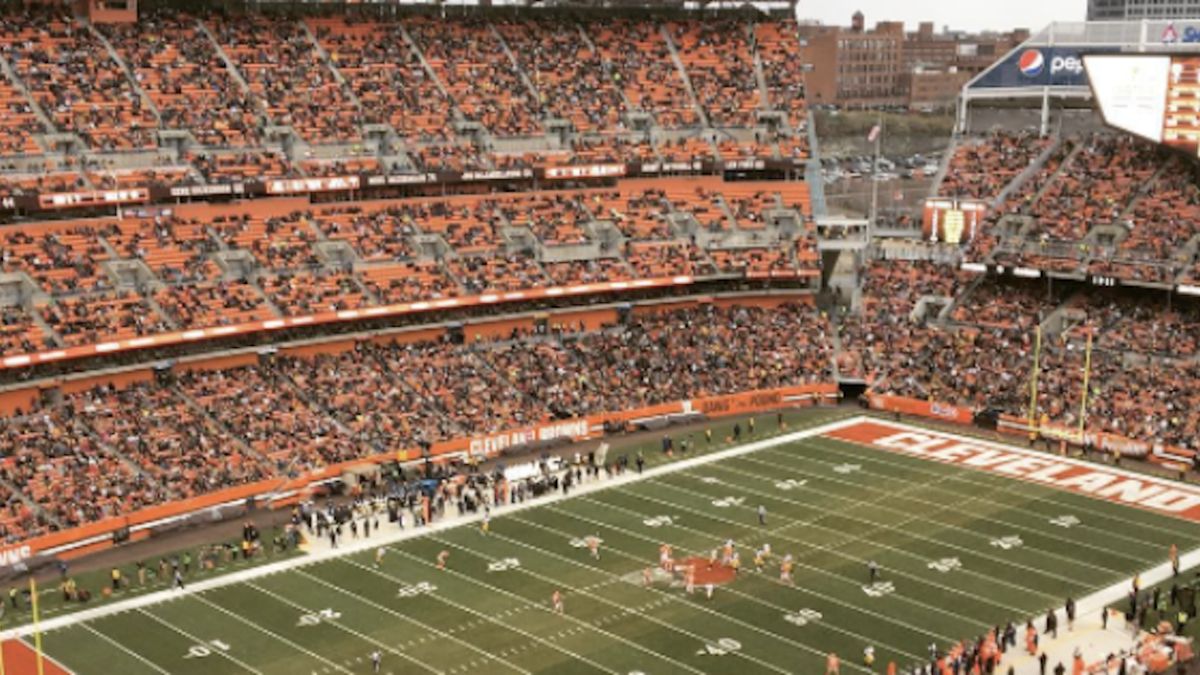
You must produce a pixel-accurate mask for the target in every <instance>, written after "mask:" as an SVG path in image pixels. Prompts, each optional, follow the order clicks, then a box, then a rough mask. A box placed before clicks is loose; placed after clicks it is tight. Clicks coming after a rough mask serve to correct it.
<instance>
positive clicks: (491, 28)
mask: <svg viewBox="0 0 1200 675" xmlns="http://www.w3.org/2000/svg"><path fill="white" fill-rule="evenodd" d="M487 27H488V32H490V33H491V34H492V37H494V38H496V43H497V44H499V45H500V49H501V51H503V52H504V56H505V57H507V58H508V62H509V63H511V64H512V67H513V70H516V71H517V73H518V74H519V75H520V76H521V82H522V83H523V84H524V85H525V88H526V89H528V90H529V93H530V94H532V95H533V100H534V101H540V100H541V95H540V92H538V89H537V87H535V86H533V80H532V79H530V77H529V73H527V72H525V69H524V68H522V67H521V61H520V60H518V59H517V55H516V54H514V53H513V50H512V47H509V46H508V41H507V40H505V39H504V36H503V35H501V34H500V31H499V30H498V29H497V28H496V24H494V23H492V22H491V21H489V22H488V25H487Z"/></svg>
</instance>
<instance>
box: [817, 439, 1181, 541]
mask: <svg viewBox="0 0 1200 675" xmlns="http://www.w3.org/2000/svg"><path fill="white" fill-rule="evenodd" d="M853 419H854V421H856V422H870V423H872V424H878V425H881V426H886V427H891V428H893V429H896V430H897V431H911V432H919V433H922V434H933V435H936V436H939V437H942V438H948V439H951V440H954V441H959V442H960V443H965V444H967V445H973V446H976V447H983V448H988V449H991V450H1003V451H1004V452H1007V453H1010V454H1014V455H1022V456H1024V457H1036V458H1038V459H1044V460H1050V461H1053V462H1055V463H1059V464H1070V465H1072V466H1075V467H1079V468H1082V469H1089V470H1091V471H1099V472H1103V473H1108V474H1113V475H1115V476H1122V477H1124V478H1132V479H1134V480H1139V481H1142V482H1144V483H1153V484H1155V485H1161V486H1163V487H1167V488H1171V489H1173V490H1179V491H1180V492H1186V493H1188V494H1190V495H1195V496H1197V497H1200V488H1197V487H1196V486H1195V485H1192V484H1190V483H1181V482H1179V481H1177V480H1172V479H1170V478H1163V477H1161V476H1155V475H1153V474H1149V473H1139V472H1137V471H1130V470H1129V469H1122V468H1120V467H1116V466H1111V465H1108V464H1097V463H1096V462H1092V461H1088V460H1086V459H1078V458H1075V457H1064V456H1062V455H1055V454H1052V453H1049V452H1045V451H1041V450H1030V449H1029V448H1023V447H1021V446H1019V445H1007V444H1005V443H998V442H996V441H988V440H984V439H981V438H976V437H973V436H963V435H960V434H955V433H951V432H948V431H942V430H941V429H937V428H932V427H931V428H926V427H920V426H914V425H909V424H904V423H902V422H893V421H891V420H886V419H882V418H876V417H855V418H853ZM831 440H835V441H842V442H850V443H854V444H855V445H859V446H863V447H868V448H871V449H873V450H884V451H886V452H888V454H892V455H900V456H904V457H914V458H916V459H924V460H926V461H929V462H932V463H934V464H944V465H946V466H956V467H960V468H963V469H968V470H971V471H979V473H984V474H990V475H993V476H1000V477H1002V478H1011V479H1013V480H1016V481H1018V482H1022V483H1028V484H1030V485H1044V486H1046V487H1050V488H1054V487H1057V486H1056V485H1055V484H1054V483H1046V482H1042V481H1036V480H1027V479H1026V477H1025V476H1022V475H1019V474H1016V475H1014V474H1005V473H997V472H990V471H986V470H978V469H975V468H974V467H972V466H970V465H967V464H962V463H959V462H944V461H940V460H938V459H937V458H931V457H927V456H925V455H923V454H918V453H912V452H905V451H904V450H903V449H900V448H892V449H890V450H889V449H885V448H882V447H876V446H875V445H872V444H871V443H868V442H863V441H853V440H851V441H847V440H846V439H841V438H833V439H831ZM1058 491H1059V492H1068V493H1071V494H1077V495H1080V496H1083V497H1090V498H1092V499H1095V500H1097V501H1103V502H1108V503H1110V504H1119V505H1121V506H1127V507H1130V508H1134V509H1137V510H1138V511H1147V512H1149V513H1154V514H1157V515H1160V516H1164V517H1167V518H1174V519H1175V520H1182V521H1184V522H1187V523H1192V524H1196V525H1200V521H1196V520H1192V519H1191V518H1184V517H1183V516H1181V515H1179V514H1175V513H1170V512H1168V511H1161V510H1158V509H1152V508H1145V507H1141V506H1139V505H1137V504H1132V503H1128V502H1120V501H1114V500H1111V499H1102V498H1100V497H1096V496H1094V495H1091V494H1089V493H1087V492H1083V491H1078V490H1065V489H1061V488H1059V489H1058Z"/></svg>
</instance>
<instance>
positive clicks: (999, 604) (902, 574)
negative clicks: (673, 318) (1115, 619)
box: [584, 482, 1025, 628]
mask: <svg viewBox="0 0 1200 675" xmlns="http://www.w3.org/2000/svg"><path fill="white" fill-rule="evenodd" d="M658 485H662V486H664V487H668V488H671V489H673V490H676V491H678V492H683V493H686V494H690V495H693V496H697V497H702V498H708V495H705V494H702V493H699V492H694V491H692V490H688V489H686V488H681V487H678V486H675V485H671V484H670V483H666V482H663V483H658ZM621 494H626V495H630V496H632V497H636V498H638V499H642V500H645V501H651V502H654V503H657V504H664V505H665V504H674V502H664V501H662V500H660V499H656V498H654V497H647V496H645V495H641V494H638V493H635V492H627V491H622V492H621ZM584 499H588V498H586V497H585V498H584ZM589 501H593V500H589ZM596 503H603V502H596ZM675 508H678V509H680V510H683V511H688V512H691V513H695V514H697V515H701V516H704V517H706V518H709V519H711V520H716V521H720V522H725V523H729V524H731V525H736V526H738V527H741V528H744V529H751V530H757V529H758V527H757V526H756V525H751V524H750V523H742V522H739V521H736V520H730V519H728V518H721V517H719V516H714V515H712V514H709V513H705V512H703V511H699V510H696V509H693V508H691V507H685V506H680V505H678V504H675ZM745 508H746V510H749V511H753V510H754V507H752V506H748V507H745ZM674 527H679V526H677V525H676V526H674ZM827 529H828V528H827ZM774 536H778V537H782V538H783V539H784V540H785V541H790V542H795V543H797V544H800V545H801V546H805V547H807V548H808V549H810V551H811V552H814V553H815V552H824V553H829V554H832V555H834V556H837V557H839V558H844V559H846V560H851V561H853V562H856V563H859V564H861V565H866V564H867V560H865V559H863V558H859V557H858V556H854V555H850V554H849V553H846V552H844V551H839V550H837V549H835V548H830V547H828V546H822V545H820V544H815V543H812V542H806V541H804V540H802V539H797V538H795V537H789V536H786V535H774ZM803 557H804V554H803V553H802V554H800V555H799V556H797V561H799V560H800V559H802V558H803ZM798 564H799V563H798ZM806 567H807V566H806ZM816 569H820V568H816ZM825 573H826V574H828V575H830V576H840V575H836V574H833V573H832V572H828V571H825ZM890 573H891V574H892V575H893V576H896V577H900V578H906V579H911V580H913V581H914V582H916V583H918V584H923V585H925V586H929V587H932V588H940V589H942V590H944V591H947V592H949V593H952V594H954V595H962V596H965V597H968V598H971V599H973V600H977V601H980V602H983V603H985V604H988V605H991V606H993V607H997V608H999V609H1003V610H1006V611H1009V612H1015V613H1016V614H1017V615H1018V616H1020V615H1022V614H1024V612H1025V610H1022V609H1020V608H1018V607H1013V606H1011V605H1006V604H1004V603H1002V602H998V601H995V600H991V599H989V598H984V597H982V596H980V595H977V594H974V593H970V592H968V591H965V590H962V589H960V588H954V587H952V586H946V585H943V584H940V583H938V582H936V581H928V580H926V579H924V578H922V577H920V576H917V575H915V574H910V573H907V572H901V571H899V570H895V569H893V570H890ZM842 578H846V577H842ZM898 597H901V598H904V597H905V596H903V595H900V596H898ZM909 601H910V602H912V603H913V604H921V605H923V604H924V603H918V602H917V601H915V600H912V599H911V598H910V599H909ZM940 611H941V612H943V613H947V614H950V612H948V611H947V610H945V609H941V610H940ZM955 616H959V617H960V618H963V619H966V618H967V617H964V616H962V615H958V614H955ZM984 627H985V628H986V627H987V626H984Z"/></svg>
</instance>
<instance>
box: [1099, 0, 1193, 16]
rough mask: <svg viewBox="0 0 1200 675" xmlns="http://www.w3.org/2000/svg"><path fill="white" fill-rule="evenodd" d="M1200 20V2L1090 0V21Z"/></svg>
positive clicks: (1184, 0)
mask: <svg viewBox="0 0 1200 675" xmlns="http://www.w3.org/2000/svg"><path fill="white" fill-rule="evenodd" d="M1141 19H1151V20H1162V19H1200V0H1088V11H1087V20H1088V21H1138V20H1141Z"/></svg>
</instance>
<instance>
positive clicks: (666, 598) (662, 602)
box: [496, 517, 954, 661]
mask: <svg viewBox="0 0 1200 675" xmlns="http://www.w3.org/2000/svg"><path fill="white" fill-rule="evenodd" d="M578 518H579V519H580V520H584V521H586V522H590V523H592V524H594V525H597V526H601V527H609V528H613V529H619V528H616V527H615V526H613V525H607V524H601V523H597V522H595V521H591V520H588V519H586V518H583V517H578ZM511 519H512V520H515V521H517V522H520V523H524V524H526V525H528V526H530V527H535V528H537V529H540V530H544V531H546V532H554V533H556V534H559V535H562V536H570V533H569V532H563V531H562V530H557V529H555V528H552V527H548V526H544V525H539V524H537V523H532V522H529V521H527V520H524V519H523V518H517V517H512V518H511ZM626 534H629V535H630V536H636V537H637V538H639V539H643V540H645V541H654V540H652V539H650V538H649V537H643V536H641V535H632V534H631V533H626ZM496 536H497V538H499V539H504V540H505V541H511V542H512V543H513V544H515V545H518V546H523V545H524V544H522V543H521V542H519V541H516V540H513V539H510V538H509V537H505V536H504V535H500V534H498V535H496ZM660 543H661V542H660ZM529 547H530V548H538V547H535V546H532V545H530V546H529ZM538 550H542V549H540V548H539V549H538ZM605 550H607V551H612V552H613V553H616V554H618V555H620V556H623V557H625V558H628V559H630V560H638V561H642V562H643V563H644V562H645V561H644V559H642V558H639V557H638V556H636V555H634V554H632V553H628V552H626V551H623V550H621V549H619V548H616V547H615V546H607V547H605ZM546 553H547V554H549V555H553V556H554V557H558V556H557V555H555V554H553V553H550V552H548V551H547V552H546ZM581 564H582V565H583V566H584V567H587V568H588V569H592V570H595V571H597V572H601V573H603V574H614V573H612V572H608V571H606V570H604V569H603V568H599V567H592V566H591V565H588V564H586V563H581ZM614 576H615V574H614ZM647 590H649V591H650V592H652V593H655V594H656V595H660V596H662V597H661V598H660V599H658V600H655V601H653V602H649V603H646V605H644V607H647V608H654V607H663V606H666V605H667V604H668V603H669V602H672V601H674V602H682V603H683V604H684V605H687V606H691V607H695V608H697V609H699V608H700V607H701V605H699V604H698V603H695V602H692V601H687V600H686V598H683V599H681V598H678V597H676V596H675V595H673V594H671V593H668V592H666V591H664V590H662V589H659V588H647ZM793 590H797V589H793ZM721 593H728V594H730V595H736V596H738V597H740V598H746V599H748V600H749V601H750V602H752V603H753V604H756V605H762V606H763V607H770V608H771V609H775V610H778V611H780V612H790V611H793V610H792V609H790V608H788V607H782V606H780V605H776V604H775V603H772V602H767V601H766V600H762V599H759V598H758V597H755V596H753V595H749V594H747V593H742V592H741V591H737V590H734V589H733V588H732V587H728V586H726V587H723V588H722V589H721ZM815 595H816V594H814V596H815ZM837 604H840V605H842V606H843V607H847V608H849V609H855V610H857V611H861V612H862V613H864V614H873V613H872V612H870V611H867V610H858V608H856V607H852V606H851V605H848V604H846V603H841V602H838V603H837ZM713 611H715V610H713ZM717 613H718V614H721V612H717ZM721 615H722V616H727V615H724V614H721ZM897 625H899V624H897ZM824 626H825V627H826V628H828V629H830V630H832V631H834V632H836V633H841V634H842V635H847V636H850V637H854V638H858V639H861V640H863V641H864V643H868V644H870V643H872V640H873V638H868V637H866V636H864V635H860V634H859V633H855V632H853V631H849V630H846V629H844V628H840V627H838V626H837V625H836V624H833V623H832V622H828V621H827V622H825V623H824ZM919 632H921V633H924V634H926V635H929V636H931V637H936V638H940V639H944V640H946V641H947V642H954V639H953V638H950V637H947V636H945V635H939V634H937V633H932V632H929V631H925V630H921V631H919ZM777 637H779V638H780V639H784V640H788V639H789V638H786V637H784V636H777ZM874 644H876V645H879V646H883V647H885V648H887V649H890V650H892V651H894V652H896V653H898V654H903V655H904V656H907V657H910V658H912V659H914V660H917V661H920V660H921V659H923V658H924V657H923V656H919V655H917V654H913V653H911V652H907V651H905V650H903V649H900V648H899V647H895V646H893V645H889V644H887V643H884V642H878V641H875V642H874ZM813 651H814V653H816V649H815V648H814V649H813Z"/></svg>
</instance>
